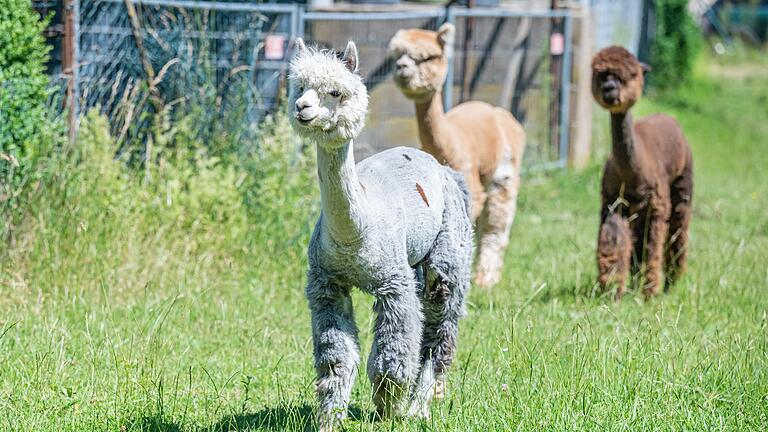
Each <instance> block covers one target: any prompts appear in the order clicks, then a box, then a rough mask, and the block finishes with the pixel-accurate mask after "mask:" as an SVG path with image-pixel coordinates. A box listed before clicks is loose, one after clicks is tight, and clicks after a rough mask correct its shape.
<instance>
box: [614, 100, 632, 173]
mask: <svg viewBox="0 0 768 432" xmlns="http://www.w3.org/2000/svg"><path fill="white" fill-rule="evenodd" d="M611 141H612V143H613V159H614V160H615V161H616V162H617V163H618V164H619V165H620V166H622V167H629V166H630V165H631V163H632V158H633V156H634V151H635V138H634V134H633V132H632V115H631V114H630V113H629V111H626V112H622V113H611Z"/></svg>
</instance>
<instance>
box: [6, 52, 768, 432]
mask: <svg viewBox="0 0 768 432" xmlns="http://www.w3.org/2000/svg"><path fill="white" fill-rule="evenodd" d="M710 62H711V61H710ZM708 66H709V63H706V64H704V66H703V67H702V68H701V70H700V71H699V73H698V77H697V78H696V80H695V81H694V82H693V83H692V84H691V85H690V86H689V87H686V88H684V89H682V90H681V91H680V93H679V94H677V95H675V96H668V97H665V98H662V99H656V100H648V99H646V100H645V101H643V102H642V103H641V104H640V105H639V106H638V107H637V109H636V110H637V112H636V115H638V116H639V115H640V114H647V113H650V112H654V111H664V112H668V113H670V114H673V115H675V116H676V117H677V118H678V119H679V120H680V122H681V123H682V125H683V127H684V129H685V131H686V134H687V136H688V139H689V141H690V142H691V145H692V146H693V151H694V157H695V164H696V179H695V182H696V183H695V187H696V190H695V199H694V207H695V208H694V216H693V223H692V228H691V229H692V231H691V253H690V256H691V260H690V270H689V272H688V274H687V275H686V277H685V278H684V279H683V280H682V281H681V282H680V283H679V285H677V286H676V287H675V288H674V289H673V291H672V292H671V293H669V294H667V295H663V296H661V297H660V298H658V299H657V300H653V301H650V302H644V301H642V300H641V299H640V297H639V296H637V295H636V293H634V292H633V293H630V294H629V295H628V296H627V297H625V299H624V300H623V301H622V302H621V303H620V304H614V303H613V302H611V301H609V300H608V299H607V298H606V297H604V296H600V295H597V294H596V293H595V284H594V280H595V277H596V269H595V262H594V247H595V239H596V231H597V219H598V205H599V186H598V185H599V175H600V169H599V165H598V162H599V161H596V162H595V164H594V165H593V166H591V167H590V168H588V169H586V170H584V171H582V172H578V173H574V172H558V173H554V174H551V175H549V176H538V177H533V178H527V179H526V181H525V183H524V186H523V189H522V193H521V197H520V206H519V213H518V218H517V221H516V222H515V226H514V227H513V230H512V240H511V244H510V247H509V251H508V253H507V261H506V262H507V266H506V273H505V278H504V280H503V282H502V284H501V285H499V286H497V287H496V288H495V289H494V290H493V291H492V292H490V293H489V292H484V291H482V290H479V289H478V290H474V291H473V292H472V294H471V296H470V299H469V300H470V306H469V308H468V309H469V315H468V316H467V318H466V319H465V320H464V321H463V322H462V328H461V337H460V348H459V354H458V361H457V362H456V364H455V367H454V369H453V370H452V372H451V375H450V382H449V387H448V397H447V398H446V400H444V401H442V402H439V403H436V404H435V405H434V407H433V415H432V420H430V421H428V422H420V421H404V422H395V423H389V422H387V423H375V422H371V421H370V416H371V411H372V404H371V402H370V384H369V383H368V381H367V379H366V378H365V372H364V370H361V371H360V373H359V376H358V380H357V383H356V384H355V388H354V391H353V398H352V409H351V413H352V415H353V416H354V417H356V419H353V420H350V421H348V422H347V423H346V425H345V426H346V427H347V430H397V431H402V430H412V431H427V430H435V431H443V430H456V431H468V430H476V431H492V430H531V431H534V430H536V431H538V430H563V431H570V430H627V431H639V430H669V431H679V430H728V431H731V430H766V429H768V295H766V290H768V266H767V265H766V263H767V262H768V210H766V209H768V181H767V180H768V177H766V171H767V170H768V122H767V121H766V118H768V79H766V77H765V75H762V76H752V75H749V74H746V76H742V75H744V74H738V75H739V77H737V78H733V77H730V76H729V77H728V78H727V79H726V78H722V77H721V76H714V75H712V74H711V73H710V72H709V71H710V70H714V69H712V68H709V67H708ZM717 70H718V71H722V68H720V69H717ZM597 115H599V116H604V117H605V121H604V122H603V124H604V125H605V127H607V124H608V118H607V115H605V113H604V112H602V111H598V113H597ZM91 139H92V140H93V139H95V140H98V139H101V138H99V137H98V136H96V137H91ZM603 144H604V143H603ZM597 153H598V154H605V147H604V146H603V147H602V148H600V149H598V151H597ZM101 164H102V165H104V164H106V165H109V166H111V165H110V163H109V158H107V161H106V162H105V161H104V160H102V162H101ZM99 166H101V165H99ZM288 167H289V168H291V167H292V168H291V169H295V170H304V171H306V172H308V173H309V178H311V177H312V176H313V172H312V169H311V167H304V166H301V165H295V164H294V165H291V164H288ZM221 170H224V168H211V169H208V168H206V167H198V168H196V174H195V175H193V176H192V178H194V179H197V180H195V182H189V183H186V185H187V186H186V187H178V179H175V178H169V179H163V180H156V182H158V183H160V184H161V185H163V187H164V188H165V189H163V188H155V189H151V190H150V191H146V187H145V186H142V184H141V182H139V181H137V180H135V179H132V178H128V177H130V176H128V175H127V174H125V173H123V171H121V170H120V169H119V168H115V167H113V166H111V168H110V169H109V170H107V171H106V174H105V175H107V177H108V178H113V180H114V179H116V181H114V182H112V183H110V182H106V181H104V180H94V177H93V176H91V177H87V176H86V177H84V178H86V179H90V180H88V182H86V183H87V184H86V185H85V186H82V187H81V188H80V189H78V190H77V191H74V192H73V191H71V190H69V189H65V188H63V187H62V188H61V189H56V188H55V187H54V186H53V185H55V183H52V185H51V186H50V187H51V190H49V191H43V192H44V193H43V195H42V196H43V198H41V200H40V201H41V203H40V204H39V205H38V207H35V208H36V209H37V210H35V211H32V212H30V213H29V214H28V215H27V216H26V217H25V220H23V221H22V222H21V227H22V233H21V234H18V235H17V237H16V239H15V240H14V245H13V246H11V247H10V248H9V249H8V250H7V251H6V252H5V253H0V257H2V260H3V261H2V262H0V429H9V430H25V431H26V430H35V431H54V430H57V431H58V430H63V431H81V430H113V431H122V430H127V431H136V430H148V431H177V430H179V431H181V430H183V431H186V430H202V431H219V430H229V431H234V430H274V431H277V430H280V431H282V430H289V431H290V430H296V431H302V430H305V428H306V427H308V426H307V425H310V424H311V422H312V410H313V406H314V397H313V385H312V380H313V370H312V352H311V351H312V348H311V342H310V328H309V312H308V310H307V307H306V304H305V300H304V297H303V285H304V280H305V276H304V272H305V267H306V260H305V257H304V248H305V246H306V242H307V238H308V235H309V231H310V229H311V225H312V222H313V219H314V217H315V215H316V211H317V204H316V200H317V197H318V195H317V194H316V192H315V191H314V188H313V187H311V186H306V185H305V184H304V183H303V182H304V180H302V178H303V177H301V174H298V173H296V172H294V173H291V172H287V173H283V172H281V171H280V170H275V172H274V176H276V177H277V178H279V181H277V182H273V183H268V184H260V185H259V188H260V189H259V190H261V191H267V192H268V193H267V192H263V193H265V194H266V195H265V196H266V197H270V198H269V199H270V200H272V201H274V202H271V201H270V203H264V202H262V204H261V205H260V206H256V208H255V210H254V209H251V210H248V209H244V208H241V207H238V206H237V205H235V204H232V206H230V207H225V210H222V211H220V212H218V213H217V212H216V210H215V208H214V209H211V208H208V207H206V203H211V202H213V203H216V202H218V201H216V200H219V201H222V202H224V203H229V204H231V203H234V202H236V201H237V199H236V198H232V199H230V198H227V197H223V198H222V197H220V196H218V195H217V193H218V192H216V191H218V190H219V189H214V192H211V193H206V194H202V195H201V194H196V195H190V193H191V192H189V191H187V192H184V191H185V190H187V189H189V190H193V189H194V190H197V189H199V188H205V187H213V186H210V185H211V184H213V185H217V184H218V185H219V186H220V189H222V190H223V189H226V187H228V186H232V185H239V184H241V183H242V178H241V177H240V176H239V174H238V173H237V172H235V173H234V174H232V173H229V174H227V172H226V170H224V171H221ZM287 171H290V169H289V170H287ZM200 173H209V174H207V175H206V176H202V177H201V174H200ZM155 175H156V176H159V175H158V174H155ZM297 176H298V177H300V179H299V180H290V179H294V178H295V177H297ZM126 178H128V179H127V180H126ZM270 178H271V177H270ZM222 179H223V180H222ZM286 179H288V180H286ZM291 181H293V182H294V183H296V184H298V186H296V184H293V183H291ZM73 182H74V180H73ZM163 182H165V183H163ZM72 184H75V183H72ZM115 184H117V185H120V186H114V185H115ZM126 184H127V186H126ZM310 184H311V183H310ZM173 185H176V186H173ZM190 185H191V186H190ZM172 186H173V187H176V189H173V188H172ZM168 188H171V189H172V190H173V191H174V192H173V193H171V192H168V193H167V194H164V193H161V192H162V191H164V190H166V189H168ZM171 189H168V190H171ZM137 191H138V192H137ZM270 191H271V192H270ZM297 191H303V192H304V193H303V194H300V193H298V192H297ZM307 191H309V194H310V195H309V196H306V195H307ZM281 192H285V193H281ZM196 193H197V192H196ZM174 194H176V195H174ZM185 194H186V195H185ZM210 195H213V196H210ZM177 196H180V197H182V198H183V197H188V196H192V197H194V199H191V198H190V199H188V200H187V201H184V202H183V203H182V204H183V205H179V204H178V203H176V204H174V205H171V204H170V202H171V201H173V200H174V199H176V198H174V197H177ZM46 197H47V198H46ZM46 199H50V200H53V201H55V202H56V203H59V204H56V206H53V205H51V206H49V207H51V208H47V207H46V206H45V202H47V201H46ZM174 203H175V201H174ZM214 207H216V206H214ZM198 213H201V214H206V215H210V214H213V215H214V216H205V217H201V216H198ZM294 214H295V215H294ZM292 215H293V216H292ZM0 252H2V251H0ZM355 305H356V313H357V319H358V325H359V326H360V328H361V329H362V331H361V337H362V341H361V342H362V345H363V346H364V347H368V346H369V345H370V340H371V335H370V330H369V329H370V328H371V325H372V316H371V312H370V305H371V299H370V298H368V297H366V296H364V295H361V294H356V295H355ZM365 351H366V353H364V354H367V348H366V349H365ZM363 364H364V363H363Z"/></svg>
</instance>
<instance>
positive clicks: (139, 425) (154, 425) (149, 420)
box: [120, 416, 182, 432]
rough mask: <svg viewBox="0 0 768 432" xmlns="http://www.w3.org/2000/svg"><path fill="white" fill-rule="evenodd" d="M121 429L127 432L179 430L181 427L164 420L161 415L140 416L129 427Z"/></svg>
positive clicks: (168, 431) (167, 431)
mask: <svg viewBox="0 0 768 432" xmlns="http://www.w3.org/2000/svg"><path fill="white" fill-rule="evenodd" d="M120 430H121V431H129V432H181V431H182V428H181V426H179V425H178V424H177V423H173V422H169V421H166V420H164V419H163V418H162V417H161V416H151V417H150V416H148V417H142V418H141V419H139V420H137V421H136V422H134V423H132V424H131V425H130V426H129V427H127V428H126V427H123V428H121V429H120Z"/></svg>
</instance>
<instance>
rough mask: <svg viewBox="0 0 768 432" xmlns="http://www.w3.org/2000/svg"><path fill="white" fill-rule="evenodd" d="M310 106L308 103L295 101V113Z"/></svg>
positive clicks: (300, 100)
mask: <svg viewBox="0 0 768 432" xmlns="http://www.w3.org/2000/svg"><path fill="white" fill-rule="evenodd" d="M309 105H310V103H309V101H306V100H303V99H299V100H297V101H296V111H301V110H303V109H304V108H307V107H308V106H309Z"/></svg>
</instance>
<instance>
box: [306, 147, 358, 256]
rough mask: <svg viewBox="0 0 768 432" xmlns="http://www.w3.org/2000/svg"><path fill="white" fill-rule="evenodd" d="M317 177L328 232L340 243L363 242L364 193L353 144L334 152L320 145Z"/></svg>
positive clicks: (323, 220) (324, 221)
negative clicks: (356, 165) (360, 240)
mask: <svg viewBox="0 0 768 432" xmlns="http://www.w3.org/2000/svg"><path fill="white" fill-rule="evenodd" d="M317 174H318V176H319V179H320V199H321V201H322V208H323V219H322V224H323V227H324V228H325V231H326V232H327V233H328V234H330V236H331V237H332V238H333V239H334V240H335V241H337V242H340V243H349V242H354V241H356V240H359V239H360V233H361V231H362V222H363V221H362V211H361V210H362V207H363V206H362V194H363V191H362V186H361V185H360V181H359V180H358V178H357V170H356V168H355V155H354V153H353V147H352V141H349V142H347V143H346V144H344V145H343V146H341V147H339V148H337V149H333V150H326V149H325V148H323V147H322V146H320V145H318V146H317Z"/></svg>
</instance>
